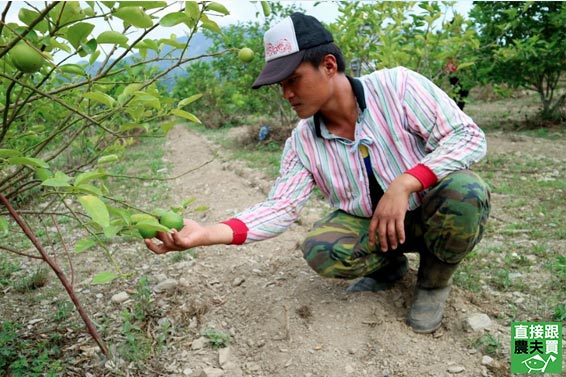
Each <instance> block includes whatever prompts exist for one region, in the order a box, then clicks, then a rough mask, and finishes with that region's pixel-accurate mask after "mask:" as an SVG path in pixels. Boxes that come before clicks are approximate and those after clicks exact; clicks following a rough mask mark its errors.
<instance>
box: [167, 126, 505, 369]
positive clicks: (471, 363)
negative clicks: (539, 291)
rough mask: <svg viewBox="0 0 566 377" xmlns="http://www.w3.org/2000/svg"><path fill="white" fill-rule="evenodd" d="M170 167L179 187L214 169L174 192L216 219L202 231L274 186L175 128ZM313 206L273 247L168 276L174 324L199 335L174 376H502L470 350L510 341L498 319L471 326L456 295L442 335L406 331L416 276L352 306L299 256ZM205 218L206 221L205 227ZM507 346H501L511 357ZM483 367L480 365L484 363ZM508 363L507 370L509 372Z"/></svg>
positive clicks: (179, 356) (187, 266)
mask: <svg viewBox="0 0 566 377" xmlns="http://www.w3.org/2000/svg"><path fill="white" fill-rule="evenodd" d="M167 144H168V145H167V148H168V155H167V159H168V160H169V161H170V162H171V163H173V164H174V167H173V170H172V172H171V174H172V175H176V174H179V173H182V172H184V171H186V170H187V169H190V168H192V167H196V166H199V165H200V164H203V163H205V162H207V161H210V160H212V159H213V158H214V157H215V156H216V158H215V159H214V160H213V161H212V162H210V163H208V164H207V165H206V166H205V167H203V168H201V169H199V170H197V171H195V172H193V173H191V174H188V175H186V176H184V177H182V178H179V179H178V180H176V181H175V183H174V187H173V188H172V196H173V197H172V198H171V199H172V202H174V203H175V202H178V201H180V200H182V199H186V198H188V197H193V196H194V197H196V198H198V203H199V204H204V205H207V206H209V207H210V209H209V210H208V211H207V212H206V213H205V214H204V215H201V214H198V216H197V217H198V218H197V220H200V221H202V222H204V223H213V222H217V221H222V220H225V219H228V218H229V217H231V216H232V215H234V214H235V213H237V212H238V211H240V210H242V209H244V208H246V206H248V205H251V204H254V203H256V202H258V201H261V200H262V199H263V198H264V196H265V192H266V190H268V188H269V187H270V184H271V182H269V180H267V179H265V178H263V177H262V175H261V173H259V172H256V171H253V170H251V169H248V168H245V167H243V165H242V164H241V163H238V162H233V161H230V160H228V159H226V158H225V157H223V155H224V154H223V153H222V151H221V150H220V149H219V147H218V146H216V145H214V144H212V143H211V142H209V141H207V140H206V139H204V138H203V137H202V136H200V135H198V134H196V133H193V132H191V131H187V130H186V129H185V128H182V127H177V128H176V129H174V130H173V131H172V132H170V134H169V137H168V142H167ZM324 208H325V207H324V205H322V204H321V203H316V202H313V203H310V204H309V206H308V207H307V208H306V210H305V212H304V214H303V217H302V219H301V221H300V222H299V223H298V224H296V225H294V226H292V227H291V228H290V229H289V230H288V231H287V232H286V233H284V234H283V235H281V236H279V237H278V238H276V239H272V240H268V241H264V242H260V243H255V244H249V245H243V246H212V247H208V248H200V249H199V250H198V256H197V257H196V258H195V259H194V260H192V261H189V262H187V261H183V262H179V263H177V264H176V265H173V266H170V267H168V271H169V272H168V274H169V275H172V277H173V278H176V279H178V282H179V286H178V289H177V291H176V293H175V295H176V297H175V300H174V301H175V303H174V304H172V305H176V306H171V307H170V309H169V310H170V311H171V312H172V313H176V314H171V315H170V317H172V318H175V319H176V320H177V321H185V322H187V321H188V323H189V324H190V326H189V327H190V328H192V329H193V334H190V335H188V334H185V335H186V336H185V337H184V341H182V342H179V343H178V344H177V345H174V346H173V347H172V348H173V349H172V350H171V352H169V353H168V356H169V357H170V358H171V359H170V360H168V361H167V364H168V365H169V367H168V370H169V372H170V374H169V375H189V376H201V377H202V376H208V377H213V376H226V377H232V376H235V377H237V376H266V377H268V376H269V377H279V376H281V377H283V376H285V377H289V376H291V377H295V376H297V377H303V376H304V377H308V376H310V377H318V376H320V377H322V376H326V377H344V376H372V377H382V376H383V377H385V376H408V377H409V376H411V377H412V376H435V377H442V376H452V375H457V376H496V375H497V376H498V375H505V374H502V373H501V371H499V372H498V368H497V367H493V365H497V364H498V361H497V360H495V361H493V364H492V366H491V367H489V368H488V367H487V366H486V365H484V364H487V361H489V360H487V361H486V359H485V358H483V356H484V355H482V354H481V353H480V352H478V351H476V350H475V349H474V348H473V346H472V345H471V343H472V341H473V340H476V339H478V338H479V337H481V336H482V335H483V334H484V332H485V331H488V332H490V333H492V334H495V335H497V336H499V337H504V336H505V335H504V333H506V332H507V331H505V329H504V328H500V327H499V326H498V325H497V324H496V322H495V320H493V319H492V321H491V326H490V327H489V328H488V329H487V330H480V331H476V332H474V331H472V330H469V329H468V326H467V325H466V324H467V322H468V320H469V319H470V318H471V317H473V315H474V314H475V313H481V312H482V309H481V308H480V307H478V306H475V305H473V304H472V303H471V302H470V301H469V300H468V299H467V298H466V297H467V296H466V294H465V292H461V291H460V290H459V289H458V288H456V289H455V290H454V291H453V293H452V295H451V297H450V299H449V301H448V305H447V311H446V316H445V320H444V324H443V327H442V328H441V329H440V330H439V331H437V332H436V333H435V334H433V335H417V334H415V333H413V332H412V331H411V329H410V328H409V327H407V325H406V324H405V323H404V318H405V314H406V311H407V309H408V305H409V302H410V298H411V293H412V287H413V285H414V281H415V273H416V262H417V259H416V256H411V257H410V258H411V262H410V263H411V271H410V273H409V274H408V275H407V276H406V277H405V278H404V279H403V280H402V281H401V282H400V283H399V284H398V285H397V286H396V287H394V288H393V289H391V290H389V291H386V292H381V293H362V294H354V295H353V294H346V293H345V291H344V289H345V287H346V286H347V284H348V282H345V281H338V280H330V279H324V278H321V277H319V276H318V275H316V274H315V273H314V272H313V271H311V270H310V268H309V267H308V266H307V264H306V263H305V262H304V261H303V259H302V255H301V252H300V250H299V249H298V244H299V243H300V241H301V240H302V239H303V237H304V235H305V234H306V232H307V231H308V229H309V227H310V226H311V224H312V223H313V222H314V221H316V219H317V218H318V216H319V215H320V213H322V212H321V211H323V210H324ZM203 216H204V217H203ZM209 328H215V329H217V330H220V331H223V332H225V333H229V334H231V335H232V338H233V339H232V341H231V343H230V346H229V347H228V348H225V349H222V350H215V349H212V348H211V347H209V346H204V347H203V346H202V344H200V343H201V339H198V334H199V332H200V333H202V331H205V330H206V329H209ZM505 346H506V345H505V344H503V347H505ZM482 359H483V360H482ZM504 363H507V361H501V364H504Z"/></svg>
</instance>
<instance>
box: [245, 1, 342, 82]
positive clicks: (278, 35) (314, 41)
mask: <svg viewBox="0 0 566 377" xmlns="http://www.w3.org/2000/svg"><path fill="white" fill-rule="evenodd" d="M332 42H334V38H332V34H331V33H330V32H329V31H328V30H326V29H325V28H324V26H322V24H321V23H320V21H318V20H317V19H316V18H314V17H312V16H307V15H305V14H303V13H299V12H295V13H293V14H292V15H290V16H289V17H285V18H284V19H283V20H282V21H281V22H279V23H278V24H277V25H275V26H273V27H272V28H271V29H269V30H268V31H267V32H265V35H264V37H263V45H264V47H265V67H263V70H262V71H261V73H260V74H259V76H258V78H257V79H256V80H255V82H254V83H253V85H252V88H253V89H257V88H259V87H262V86H264V85H270V84H275V83H278V82H280V81H282V80H284V79H285V78H287V77H289V76H290V75H291V74H292V73H293V71H294V70H295V69H296V68H297V66H298V65H299V64H301V62H302V61H303V56H304V54H305V50H307V49H309V48H313V47H317V46H320V45H323V44H327V43H332Z"/></svg>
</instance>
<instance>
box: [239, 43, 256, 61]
mask: <svg viewBox="0 0 566 377" xmlns="http://www.w3.org/2000/svg"><path fill="white" fill-rule="evenodd" d="M238 58H240V60H241V61H243V62H244V63H249V62H251V61H252V60H254V50H252V49H251V48H249V47H244V48H242V49H240V51H239V52H238Z"/></svg>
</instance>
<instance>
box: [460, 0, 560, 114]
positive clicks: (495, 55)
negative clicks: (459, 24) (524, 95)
mask: <svg viewBox="0 0 566 377" xmlns="http://www.w3.org/2000/svg"><path fill="white" fill-rule="evenodd" d="M470 17H471V18H472V19H473V20H475V22H476V24H477V26H478V29H479V30H478V31H479V34H480V41H481V49H480V59H478V66H477V71H476V72H477V77H478V78H479V79H481V80H483V81H484V82H494V83H506V84H508V85H509V86H511V87H513V88H519V87H522V88H526V89H530V90H534V91H536V92H537V93H538V94H539V96H540V100H541V104H542V110H541V111H540V114H539V116H540V117H541V119H543V120H547V121H559V120H564V117H565V115H564V113H561V109H562V110H563V107H564V105H565V103H566V93H562V94H561V95H560V94H559V93H558V84H559V82H560V78H561V76H563V75H564V72H566V2H561V1H541V2H539V1H535V2H524V1H494V2H474V7H473V8H472V10H471V12H470Z"/></svg>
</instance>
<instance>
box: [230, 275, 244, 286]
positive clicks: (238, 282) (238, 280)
mask: <svg viewBox="0 0 566 377" xmlns="http://www.w3.org/2000/svg"><path fill="white" fill-rule="evenodd" d="M244 281H246V279H244V278H242V277H237V278H235V279H234V280H233V281H232V287H239V286H240V285H242V284H243V283H244Z"/></svg>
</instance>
